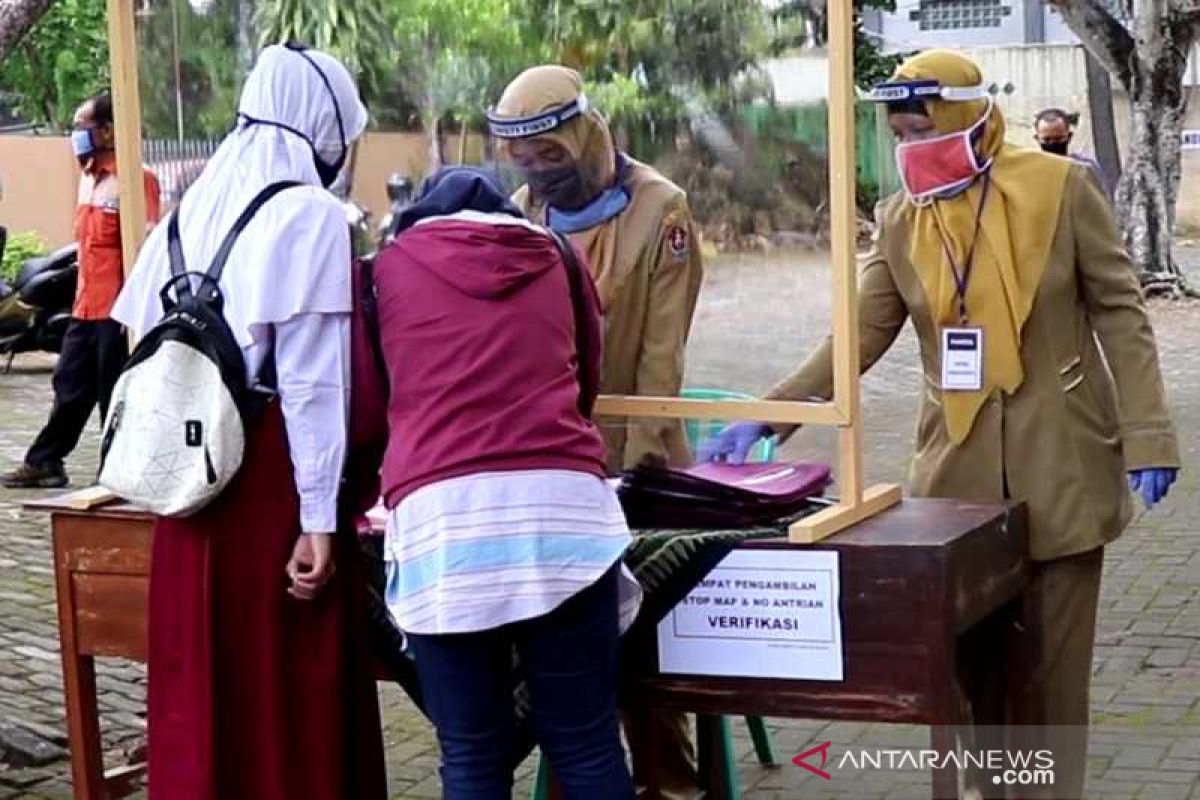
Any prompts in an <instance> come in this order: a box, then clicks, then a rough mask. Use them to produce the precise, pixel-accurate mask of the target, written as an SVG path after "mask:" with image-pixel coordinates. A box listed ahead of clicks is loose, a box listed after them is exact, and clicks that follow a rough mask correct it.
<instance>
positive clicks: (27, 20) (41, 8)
mask: <svg viewBox="0 0 1200 800" xmlns="http://www.w3.org/2000/svg"><path fill="white" fill-rule="evenodd" d="M51 2H53V0H0V63H3V62H4V59H5V58H6V57H7V56H8V53H9V51H10V50H11V49H12V48H13V46H14V45H15V44H17V42H19V41H21V37H23V36H24V35H25V34H26V33H28V32H29V29H30V28H32V27H33V26H34V24H35V23H37V21H38V20H39V19H41V18H42V15H43V14H45V13H46V10H47V9H49V8H50V4H51Z"/></svg>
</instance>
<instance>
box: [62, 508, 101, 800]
mask: <svg viewBox="0 0 1200 800" xmlns="http://www.w3.org/2000/svg"><path fill="white" fill-rule="evenodd" d="M53 538H54V582H55V592H56V595H57V599H58V631H59V640H60V643H61V646H62V665H63V691H64V695H65V698H64V699H65V703H66V707H67V735H68V737H69V738H70V742H71V778H72V781H73V782H74V787H75V800H105V799H106V792H105V781H104V754H103V752H102V749H101V739H100V710H99V708H98V706H97V703H96V667H95V661H94V660H93V659H92V657H91V656H86V655H83V654H82V653H80V652H79V645H78V641H77V637H76V635H75V633H76V629H75V621H76V620H75V613H76V611H75V592H74V586H73V583H72V580H71V572H70V569H69V567H68V564H67V559H66V550H65V545H64V542H63V537H62V536H61V535H60V532H59V530H58V526H57V525H55V526H54V532H53Z"/></svg>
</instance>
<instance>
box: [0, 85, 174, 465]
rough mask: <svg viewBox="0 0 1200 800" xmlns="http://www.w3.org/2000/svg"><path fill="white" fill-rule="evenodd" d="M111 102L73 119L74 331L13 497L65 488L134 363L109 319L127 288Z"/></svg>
mask: <svg viewBox="0 0 1200 800" xmlns="http://www.w3.org/2000/svg"><path fill="white" fill-rule="evenodd" d="M115 141H116V139H115V134H114V131H113V113H112V99H111V98H110V97H109V96H108V95H107V94H103V95H98V96H96V97H93V98H92V99H90V100H88V101H87V102H85V103H84V104H83V105H82V106H80V107H79V110H78V111H76V112H75V130H74V131H73V132H72V134H71V145H72V148H73V149H74V151H75V156H76V158H78V159H79V165H80V167H82V169H83V175H82V176H81V178H80V180H79V205H78V206H77V208H76V210H75V238H76V240H77V241H78V242H79V283H78V288H77V289H76V292H75V306H74V308H73V309H72V311H71V324H70V326H68V328H67V331H66V334H65V335H64V337H63V344H62V352H61V354H60V355H59V357H58V364H57V366H56V367H55V368H54V380H53V386H54V406H53V408H52V409H51V410H50V419H49V420H47V422H46V426H45V427H44V428H42V431H41V433H39V434H38V437H37V439H36V440H35V441H34V443H33V446H32V447H30V448H29V452H28V453H26V454H25V463H24V464H22V465H21V466H19V467H17V468H16V469H14V470H12V471H10V472H8V473H6V474H4V475H2V476H0V484H2V485H4V486H5V487H7V488H10V489H26V488H55V487H61V486H66V485H67V473H66V470H65V469H64V468H63V459H65V458H66V457H67V455H69V454H70V452H71V451H72V450H74V449H75V445H76V444H78V443H79V437H80V436H81V435H82V434H83V429H84V427H85V426H86V425H87V421H88V418H89V417H91V415H92V409H93V408H94V407H95V406H96V405H97V403H98V404H99V405H100V415H101V417H102V418H103V416H104V415H105V414H106V413H107V412H108V399H109V397H110V396H111V394H112V389H113V385H114V384H115V383H116V382H117V377H118V376H119V375H120V373H121V368H122V367H123V366H124V364H125V358H126V356H127V355H128V349H127V344H126V341H125V333H124V331H122V329H121V326H120V324H118V323H117V322H115V321H114V320H112V319H110V318H109V312H110V311H111V310H112V307H113V303H114V302H116V299H117V294H118V293H119V292H120V291H121V286H122V284H123V283H124V280H125V271H124V267H123V259H122V255H121V217H120V208H119V202H118V192H117V159H116V153H115V151H114V146H115ZM144 176H145V178H144V179H145V186H146V216H147V219H148V220H149V221H150V222H151V223H153V222H156V221H157V220H158V210H159V209H158V180H157V179H156V178H155V177H154V174H153V173H151V172H150V171H149V170H144Z"/></svg>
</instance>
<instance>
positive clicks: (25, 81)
mask: <svg viewBox="0 0 1200 800" xmlns="http://www.w3.org/2000/svg"><path fill="white" fill-rule="evenodd" d="M0 86H3V87H4V91H5V92H6V93H7V94H8V95H9V97H10V98H11V101H12V104H13V110H14V111H15V112H16V113H17V114H19V115H20V116H21V117H23V118H24V119H26V120H28V121H30V122H32V123H34V124H36V125H42V126H47V127H49V128H52V129H55V130H65V129H67V128H69V127H70V126H71V120H72V117H73V115H74V113H75V109H76V108H77V107H78V106H79V104H80V103H82V102H83V101H84V100H86V99H87V98H88V97H90V96H92V95H94V94H96V93H97V92H98V91H101V90H102V89H104V88H105V87H106V86H108V38H107V33H106V28H105V18H104V4H103V3H100V2H96V0H58V2H56V3H54V5H53V6H52V7H51V8H50V10H49V11H48V12H47V13H46V14H45V15H44V16H43V17H42V18H41V19H40V20H39V21H38V22H37V23H36V24H35V25H34V26H33V27H32V28H30V29H29V32H28V34H26V35H25V36H24V37H23V38H22V39H21V40H20V41H18V42H16V43H15V44H14V45H13V49H12V50H11V51H10V52H9V54H8V56H7V57H6V58H5V59H4V62H3V67H0Z"/></svg>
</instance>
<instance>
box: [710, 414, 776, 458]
mask: <svg viewBox="0 0 1200 800" xmlns="http://www.w3.org/2000/svg"><path fill="white" fill-rule="evenodd" d="M772 433H773V431H772V430H771V426H770V425H767V424H766V423H763V422H735V423H734V424H732V425H730V426H728V427H726V428H725V429H724V430H722V431H721V432H720V433H718V434H717V435H716V436H712V437H710V438H708V439H706V440H705V441H704V442H702V443H701V445H700V450H699V452H698V453H697V454H696V460H697V461H699V462H701V463H704V462H708V461H724V462H726V463H729V464H745V463H746V457H747V456H749V455H750V451H751V450H752V449H753V448H754V445H756V444H758V443H759V442H760V441H762V440H763V439H766V438H768V437H769V436H771V435H772Z"/></svg>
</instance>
